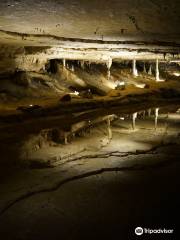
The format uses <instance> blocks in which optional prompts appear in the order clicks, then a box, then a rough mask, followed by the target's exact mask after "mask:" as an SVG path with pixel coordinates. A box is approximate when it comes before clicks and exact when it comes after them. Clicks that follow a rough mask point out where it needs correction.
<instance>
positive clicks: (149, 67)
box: [148, 65, 152, 75]
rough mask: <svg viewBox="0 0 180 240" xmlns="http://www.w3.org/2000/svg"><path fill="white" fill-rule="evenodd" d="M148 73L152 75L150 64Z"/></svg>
mask: <svg viewBox="0 0 180 240" xmlns="http://www.w3.org/2000/svg"><path fill="white" fill-rule="evenodd" d="M148 74H149V75H152V66H151V65H150V66H149V70H148Z"/></svg>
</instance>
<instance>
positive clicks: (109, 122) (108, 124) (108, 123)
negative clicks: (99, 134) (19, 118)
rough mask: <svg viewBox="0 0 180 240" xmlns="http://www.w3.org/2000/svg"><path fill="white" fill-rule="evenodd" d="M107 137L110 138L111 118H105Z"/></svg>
mask: <svg viewBox="0 0 180 240" xmlns="http://www.w3.org/2000/svg"><path fill="white" fill-rule="evenodd" d="M107 130H108V139H112V130H111V120H110V118H108V119H107Z"/></svg>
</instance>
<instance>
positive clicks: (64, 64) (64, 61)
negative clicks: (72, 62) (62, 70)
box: [63, 59, 66, 67]
mask: <svg viewBox="0 0 180 240" xmlns="http://www.w3.org/2000/svg"><path fill="white" fill-rule="evenodd" d="M63 67H66V59H63Z"/></svg>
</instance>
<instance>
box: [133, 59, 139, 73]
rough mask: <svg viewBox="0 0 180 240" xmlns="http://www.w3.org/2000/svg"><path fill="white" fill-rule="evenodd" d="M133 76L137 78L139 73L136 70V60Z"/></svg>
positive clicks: (134, 61)
mask: <svg viewBox="0 0 180 240" xmlns="http://www.w3.org/2000/svg"><path fill="white" fill-rule="evenodd" d="M132 67H133V69H132V70H133V76H134V77H137V76H138V71H137V68H136V60H135V59H133V66H132Z"/></svg>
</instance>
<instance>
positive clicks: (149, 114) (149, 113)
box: [148, 108, 151, 117]
mask: <svg viewBox="0 0 180 240" xmlns="http://www.w3.org/2000/svg"><path fill="white" fill-rule="evenodd" d="M150 116H151V108H149V109H148V117H150Z"/></svg>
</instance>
